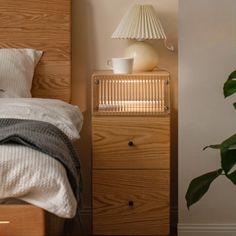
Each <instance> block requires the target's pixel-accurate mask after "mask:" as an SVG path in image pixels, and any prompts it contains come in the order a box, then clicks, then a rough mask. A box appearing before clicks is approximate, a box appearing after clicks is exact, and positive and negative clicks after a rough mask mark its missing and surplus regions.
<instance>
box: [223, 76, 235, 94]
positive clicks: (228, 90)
mask: <svg viewBox="0 0 236 236" xmlns="http://www.w3.org/2000/svg"><path fill="white" fill-rule="evenodd" d="M235 92H236V80H227V81H226V82H225V83H224V96H225V98H226V97H229V96H230V95H232V94H234V93H235Z"/></svg>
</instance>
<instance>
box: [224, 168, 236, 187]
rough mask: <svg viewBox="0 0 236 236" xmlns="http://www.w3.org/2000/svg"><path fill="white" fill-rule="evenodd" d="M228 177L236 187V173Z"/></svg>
mask: <svg viewBox="0 0 236 236" xmlns="http://www.w3.org/2000/svg"><path fill="white" fill-rule="evenodd" d="M226 177H227V178H228V179H230V180H231V181H232V182H233V184H235V185H236V171H234V172H232V173H231V174H229V175H226Z"/></svg>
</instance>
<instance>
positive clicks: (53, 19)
mask: <svg viewBox="0 0 236 236" xmlns="http://www.w3.org/2000/svg"><path fill="white" fill-rule="evenodd" d="M0 12H1V14H0V30H1V34H0V48H35V49H38V50H42V51H44V55H43V57H42V59H41V63H40V65H39V66H38V68H37V71H36V74H35V77H34V83H33V88H32V91H33V96H34V97H43V98H57V99H62V100H64V101H67V102H69V101H70V91H71V1H70V0H40V1H38V0H24V1H23V2H22V1H16V0H2V1H1V4H0ZM51 61H53V63H52V62H51Z"/></svg>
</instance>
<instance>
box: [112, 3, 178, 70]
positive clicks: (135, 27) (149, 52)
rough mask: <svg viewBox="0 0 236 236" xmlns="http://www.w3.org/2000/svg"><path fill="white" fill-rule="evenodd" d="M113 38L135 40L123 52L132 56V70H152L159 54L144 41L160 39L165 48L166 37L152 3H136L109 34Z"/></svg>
mask: <svg viewBox="0 0 236 236" xmlns="http://www.w3.org/2000/svg"><path fill="white" fill-rule="evenodd" d="M111 37H112V38H113V39H133V40H136V41H135V42H134V43H133V44H131V45H130V46H129V47H128V48H127V49H126V52H125V55H124V56H125V57H132V58H134V64H133V71H135V72H143V71H152V70H154V69H155V68H156V67H157V66H158V62H159V56H158V54H157V52H156V50H155V48H154V47H153V46H152V45H151V44H148V43H146V42H145V40H148V39H162V40H164V45H165V47H166V48H167V49H169V50H171V51H174V47H173V46H167V43H166V42H167V38H166V34H165V32H164V29H163V27H162V25H161V22H160V20H159V18H158V16H157V13H156V11H155V9H154V7H153V6H152V5H139V4H136V5H134V6H133V7H132V8H130V10H129V11H128V12H127V13H126V14H125V15H124V17H123V18H122V19H121V22H120V24H119V25H118V27H117V28H116V30H115V31H114V33H113V34H112V36H111Z"/></svg>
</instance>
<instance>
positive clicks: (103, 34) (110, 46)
mask: <svg viewBox="0 0 236 236" xmlns="http://www.w3.org/2000/svg"><path fill="white" fill-rule="evenodd" d="M137 2H142V3H150V4H153V5H154V6H155V8H156V9H157V11H158V13H159V16H160V19H161V21H162V23H163V26H164V28H165V30H166V34H167V36H168V38H169V41H170V42H172V43H173V44H174V46H175V47H176V49H177V10H178V0H143V1H135V0H74V1H73V41H72V45H73V94H72V99H73V103H74V104H78V105H79V106H80V107H81V109H82V111H83V112H84V116H85V124H84V127H83V132H82V136H81V142H80V156H81V159H82V162H83V172H84V182H85V184H84V196H86V197H85V198H86V199H84V204H85V206H86V207H90V202H91V198H90V188H91V184H90V182H91V134H90V132H91V126H90V102H91V100H90V96H91V95H90V78H91V74H92V72H93V71H94V70H96V69H107V67H106V61H107V59H109V58H111V57H119V56H122V55H123V51H124V49H125V47H126V46H127V44H128V41H126V40H112V39H111V38H110V36H111V34H112V32H113V31H114V30H115V28H116V26H117V25H118V23H119V21H120V19H121V17H122V16H123V15H124V13H125V12H126V10H127V8H128V7H130V6H131V5H132V4H133V3H137ZM153 43H154V45H155V47H156V49H157V50H158V51H159V55H160V66H161V67H163V68H166V69H167V70H169V71H170V72H171V75H172V100H173V108H174V110H173V121H174V123H175V128H174V129H175V130H177V128H176V123H177V52H175V53H171V52H169V51H168V50H167V49H166V48H164V46H163V43H162V42H153ZM173 140H174V142H173V143H174V148H175V150H176V149H177V142H176V140H177V132H175V134H174V136H173ZM175 153H177V152H176V151H175ZM175 158H176V156H175ZM176 168H177V167H176Z"/></svg>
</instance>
